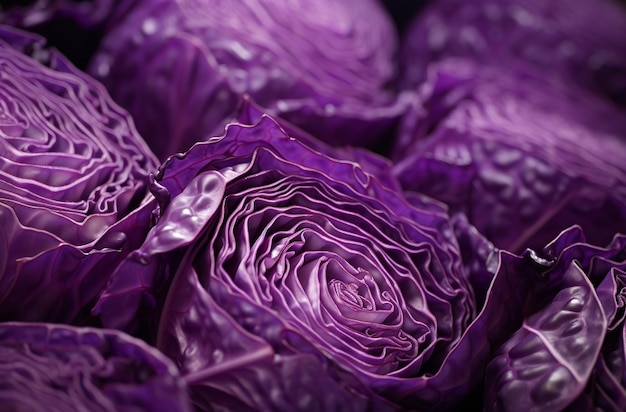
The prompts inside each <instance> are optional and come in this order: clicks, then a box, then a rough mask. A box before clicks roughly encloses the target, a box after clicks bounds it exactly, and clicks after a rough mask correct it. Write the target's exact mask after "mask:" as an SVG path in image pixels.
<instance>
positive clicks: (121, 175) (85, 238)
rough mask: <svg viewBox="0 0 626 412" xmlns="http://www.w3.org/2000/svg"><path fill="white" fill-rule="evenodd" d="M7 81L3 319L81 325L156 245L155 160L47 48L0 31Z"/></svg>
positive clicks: (1, 135)
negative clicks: (117, 276) (118, 269)
mask: <svg viewBox="0 0 626 412" xmlns="http://www.w3.org/2000/svg"><path fill="white" fill-rule="evenodd" d="M0 70H1V76H0V227H2V230H1V231H0V320H3V321H6V320H16V321H17V320H20V321H55V322H73V321H77V322H78V321H81V322H82V321H83V320H84V319H83V320H80V319H82V318H85V317H87V316H88V314H89V305H90V304H93V302H94V299H95V298H96V297H97V295H98V294H99V293H100V291H101V289H102V288H103V287H104V286H105V285H106V283H107V280H108V277H109V275H110V274H111V272H112V271H113V269H114V267H115V265H116V264H117V263H118V262H119V261H121V259H122V257H123V256H124V255H125V254H126V253H127V252H128V251H129V250H132V249H135V248H137V247H138V246H139V245H140V244H141V242H142V241H143V239H144V237H145V235H146V232H147V230H148V228H149V225H150V213H151V211H152V209H153V208H154V205H152V206H151V205H150V199H151V196H150V194H149V192H148V190H147V186H148V185H147V184H148V173H149V172H150V171H153V170H155V169H156V165H157V163H156V159H155V157H154V155H153V154H152V153H151V151H150V150H149V149H148V147H147V146H146V144H145V142H144V141H143V140H142V139H141V137H140V136H139V135H138V134H137V132H136V131H135V128H134V126H133V124H132V122H131V120H130V118H129V116H128V114H127V113H126V112H125V111H124V110H122V109H121V108H120V107H118V106H117V105H115V104H114V103H113V102H112V101H111V99H110V97H109V96H108V95H107V94H106V92H105V90H104V89H103V87H102V86H101V85H100V84H97V83H96V82H95V81H93V80H92V79H90V78H89V77H88V76H86V75H84V74H82V73H81V72H79V71H78V70H77V69H75V68H74V67H73V66H72V65H71V64H70V63H69V62H68V61H67V60H66V59H65V58H64V57H63V56H61V55H60V54H59V53H57V52H55V51H54V50H49V49H46V48H45V47H44V46H43V41H42V39H41V38H40V37H38V36H35V35H31V34H26V33H23V32H19V31H16V30H15V29H10V28H0ZM79 318H80V319H79Z"/></svg>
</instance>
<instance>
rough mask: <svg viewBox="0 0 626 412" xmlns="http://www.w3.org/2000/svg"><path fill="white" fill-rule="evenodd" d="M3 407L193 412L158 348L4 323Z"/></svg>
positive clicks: (0, 344) (80, 331)
mask: <svg viewBox="0 0 626 412" xmlns="http://www.w3.org/2000/svg"><path fill="white" fill-rule="evenodd" d="M0 406H1V407H2V409H3V410H12V411H68V410H76V411H77V410H81V411H83V410H85V411H86V410H88V411H102V412H104V411H109V412H114V411H115V412H117V411H154V410H167V411H180V412H183V411H190V410H191V408H190V402H189V398H188V396H187V392H186V385H185V382H184V381H183V379H182V378H181V377H180V373H179V372H178V370H177V369H176V367H175V366H174V364H173V363H172V362H171V361H170V360H169V359H167V358H166V357H165V356H163V354H161V353H160V352H159V351H157V350H156V349H154V348H152V347H150V346H148V345H146V344H145V343H144V342H142V341H139V340H137V339H134V338H131V337H130V336H127V335H125V334H123V333H121V332H119V331H112V330H104V329H92V328H75V327H71V326H66V325H53V324H45V323H13V322H10V323H1V324H0Z"/></svg>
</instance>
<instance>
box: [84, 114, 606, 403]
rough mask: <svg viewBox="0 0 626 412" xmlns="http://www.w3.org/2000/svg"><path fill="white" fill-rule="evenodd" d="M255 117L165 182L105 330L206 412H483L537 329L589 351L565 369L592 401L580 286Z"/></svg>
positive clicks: (105, 303) (177, 163) (595, 315)
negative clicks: (151, 349) (180, 385)
mask: <svg viewBox="0 0 626 412" xmlns="http://www.w3.org/2000/svg"><path fill="white" fill-rule="evenodd" d="M244 110H247V111H244V113H243V115H242V116H241V118H242V119H246V121H247V122H248V123H247V124H244V123H240V124H231V125H229V126H228V128H227V130H226V134H225V135H223V136H220V137H215V138H211V139H209V140H208V141H206V142H202V143H198V144H196V145H195V146H193V147H192V148H191V149H190V150H189V151H188V152H187V153H185V154H181V155H179V156H174V157H172V158H170V159H169V160H168V161H167V162H165V163H164V164H163V165H162V166H161V168H160V169H159V172H158V173H157V175H156V176H155V178H154V183H153V185H152V191H153V193H154V194H155V196H156V197H157V198H158V199H159V201H160V205H161V213H160V217H159V219H158V221H157V223H156V225H155V226H154V227H153V228H152V229H151V231H150V233H149V235H148V237H147V239H146V242H145V243H144V244H143V245H142V246H141V247H140V248H139V249H138V250H137V251H136V252H133V253H131V254H130V255H129V257H128V258H127V259H126V260H125V261H124V262H123V263H122V265H120V267H119V268H118V269H117V271H116V273H115V274H114V276H113V277H112V280H111V283H110V284H109V286H108V288H107V290H106V291H105V293H104V294H103V295H102V297H101V300H100V301H99V303H98V305H97V307H96V314H97V315H99V316H100V317H101V320H102V322H103V324H104V325H105V326H107V327H115V328H120V329H125V330H128V331H129V332H131V333H134V334H139V335H142V334H143V335H144V336H146V339H148V340H149V341H155V342H156V346H157V347H158V348H159V349H160V350H162V351H163V352H164V353H165V354H167V355H168V356H170V357H171V358H172V359H173V360H174V361H175V363H176V364H177V365H178V367H179V368H180V369H181V371H182V373H183V375H184V376H185V379H186V380H187V382H188V383H189V385H190V391H191V396H192V399H193V402H194V404H195V406H196V408H198V409H199V410H213V409H212V408H215V409H218V410H221V409H223V410H254V409H266V410H311V409H319V410H329V409H341V410H372V409H373V410H387V409H390V408H391V409H411V410H412V409H418V410H431V409H432V410H441V409H442V408H454V407H458V406H459V405H460V404H461V403H462V402H480V400H477V399H475V397H474V395H475V394H476V393H480V392H482V390H483V388H484V382H486V381H483V374H484V371H485V370H486V368H487V365H488V364H490V362H491V363H493V362H495V361H492V359H493V357H494V356H495V355H496V354H497V353H498V352H497V350H498V348H503V346H502V345H504V344H506V343H507V342H513V343H510V344H514V343H516V342H517V341H519V340H523V339H527V337H526V336H525V335H524V336H521V335H522V334H523V331H524V325H525V322H530V324H532V325H535V324H537V330H538V331H539V332H538V333H540V334H541V336H542V337H543V336H545V337H546V339H555V338H556V337H560V338H562V339H564V340H565V341H566V342H569V341H570V340H572V339H573V340H574V341H576V342H578V341H583V342H584V343H585V345H587V346H586V347H588V350H589V351H588V352H586V353H588V356H584V357H582V356H578V354H577V353H571V351H570V352H567V351H565V352H564V353H563V354H562V356H561V357H560V358H559V359H560V360H561V361H562V362H563V363H564V364H563V365H562V366H563V367H564V368H570V367H576V368H580V373H579V374H577V375H576V376H574V377H572V376H567V377H566V380H567V382H566V383H567V384H568V385H571V386H573V387H575V388H576V389H577V390H578V389H580V390H582V386H584V384H585V382H586V378H587V377H588V376H589V375H590V373H591V369H592V367H593V364H594V362H595V356H596V355H597V354H598V352H599V348H600V346H601V343H602V340H603V337H604V330H605V328H606V320H605V317H604V315H603V312H602V309H601V307H600V303H599V301H598V298H597V297H596V295H595V292H594V288H593V285H592V284H591V283H590V282H589V280H588V279H587V277H586V276H585V274H584V273H582V272H581V271H576V270H573V269H572V270H569V266H568V267H566V268H565V270H563V268H561V267H560V266H555V265H554V262H553V259H549V257H547V258H545V259H542V258H540V257H538V256H536V254H534V253H533V252H531V251H529V252H527V253H525V254H524V255H523V256H515V255H512V254H510V253H508V252H503V251H498V250H497V249H495V248H494V247H493V245H491V244H490V243H489V242H488V241H486V240H485V239H484V238H482V237H481V236H480V234H479V233H478V232H477V231H476V229H475V228H473V227H472V226H471V225H470V224H469V223H468V222H467V220H466V219H465V218H464V216H463V215H456V216H454V217H453V218H449V216H448V214H447V212H446V209H445V208H444V207H443V206H442V205H441V204H440V203H438V202H436V201H434V200H432V199H429V198H426V197H424V196H421V195H419V194H417V193H414V194H409V195H408V196H407V197H404V196H403V195H402V194H401V191H400V190H399V188H398V187H397V184H395V185H394V184H391V185H387V184H384V183H382V182H384V181H389V182H392V181H393V179H392V177H391V176H389V175H388V176H386V177H385V178H382V176H384V175H385V174H389V173H390V170H389V168H388V167H387V168H386V167H385V166H384V163H382V164H381V163H379V162H378V161H377V160H376V157H372V158H371V159H372V161H371V163H370V164H369V166H368V167H366V168H362V167H360V166H359V164H358V163H357V162H355V161H354V160H340V159H338V158H335V157H334V154H336V153H337V152H335V149H330V148H328V147H326V146H324V145H323V144H321V143H318V144H317V146H316V148H315V149H313V148H311V147H310V146H308V145H306V144H305V143H303V142H304V139H302V138H300V137H301V136H298V138H294V136H293V135H292V134H290V133H287V132H286V131H285V129H284V128H282V127H281V126H280V124H278V123H276V122H275V121H274V120H273V119H271V118H270V117H268V116H267V115H262V114H261V113H258V112H256V111H255V110H254V108H252V107H250V106H247V107H245V108H244ZM309 143H312V142H309ZM370 156H372V155H370ZM360 157H361V159H364V158H365V157H366V152H361V153H360ZM366 164H367V163H366ZM374 165H377V166H376V167H374ZM564 239H565V240H560V242H566V241H567V239H568V237H567V235H564ZM553 268H554V269H553ZM577 299H582V300H584V301H585V302H586V303H585V304H584V305H583V307H581V308H579V311H578V312H576V319H579V318H580V317H582V318H585V319H588V320H587V321H586V322H587V325H586V326H585V327H583V328H580V329H575V330H574V329H572V328H569V323H567V322H569V321H571V319H570V317H568V316H565V315H564V316H563V318H564V320H563V321H559V320H558V319H560V314H561V313H563V312H564V311H567V310H569V309H568V308H569V306H567V304H568V302H569V301H571V300H575V302H574V303H576V302H578V300H577ZM553 317H554V318H558V319H557V321H556V323H559V322H561V323H559V324H558V325H556V326H555V325H554V322H553V323H552V324H548V323H547V321H546V319H548V318H549V319H552V318H553ZM146 325H147V326H146ZM551 327H554V328H553V329H550V328H551ZM146 329H148V330H146ZM154 330H156V335H154V334H152V335H150V334H149V332H150V331H154ZM520 331H521V332H520ZM146 333H147V335H145V334H146ZM568 339H569V340H568ZM509 340H510V341H509ZM559 348H561V347H560V346H559ZM505 349H506V347H504V349H500V350H505ZM551 349H552V348H551V347H545V348H544V347H540V348H539V349H538V350H545V351H550V350H551ZM531 361H532V359H531V360H528V362H531ZM524 362H525V360H524ZM516 366H517V365H516ZM491 367H492V368H495V366H491ZM312 379H315V383H313V382H312ZM550 382H551V381H550V380H549V379H548V381H540V382H533V383H534V385H535V387H538V388H539V389H538V390H541V389H542V388H545V387H546V385H549V383H550ZM542 385H543V386H542ZM579 392H580V391H579ZM490 393H491V392H490ZM495 393H496V395H497V394H498V393H499V392H498V390H497V389H496V390H495ZM572 399H573V398H572ZM572 399H570V401H571V400H572ZM540 401H542V402H543V401H544V399H543V398H542V399H540Z"/></svg>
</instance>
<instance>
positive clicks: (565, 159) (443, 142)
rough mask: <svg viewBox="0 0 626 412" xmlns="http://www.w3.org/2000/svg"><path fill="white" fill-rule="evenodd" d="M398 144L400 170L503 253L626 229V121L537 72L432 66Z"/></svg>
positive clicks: (406, 183) (593, 239) (413, 186)
mask: <svg viewBox="0 0 626 412" xmlns="http://www.w3.org/2000/svg"><path fill="white" fill-rule="evenodd" d="M418 90H419V96H420V99H419V103H418V104H416V105H415V106H414V107H413V108H412V109H411V110H410V111H409V112H408V113H407V115H406V117H405V119H404V120H403V125H402V127H401V130H400V132H399V135H398V139H397V140H396V141H395V148H394V154H393V159H394V160H395V165H394V173H395V174H396V176H397V177H398V178H399V180H400V181H401V183H402V186H403V187H404V188H405V190H409V191H419V192H422V193H424V194H426V195H429V196H432V197H434V198H436V199H438V200H440V201H443V202H445V203H446V204H447V205H448V206H449V207H450V209H451V210H452V212H464V213H465V214H467V216H468V217H469V220H470V222H471V223H472V224H473V225H474V226H476V228H477V229H478V230H479V231H480V232H481V233H482V234H483V235H485V236H486V237H487V238H488V239H489V240H491V241H492V242H494V243H495V244H496V246H498V247H500V248H502V249H506V250H510V251H514V252H521V251H523V250H524V249H525V248H527V247H531V248H535V249H541V248H542V247H543V245H545V244H547V243H548V242H550V241H551V240H552V239H553V238H555V237H556V236H557V235H558V234H559V233H560V232H561V231H562V230H565V229H567V228H568V227H570V226H572V225H580V226H581V227H582V228H583V230H584V232H585V235H586V236H587V239H588V240H589V242H590V243H593V244H598V245H606V244H608V243H609V242H610V241H611V239H612V238H613V235H614V234H615V233H618V232H621V233H626V166H625V163H624V155H625V154H626V116H624V114H623V112H622V111H621V110H619V109H618V108H616V107H615V106H614V105H613V104H612V103H610V102H608V101H606V100H604V99H603V98H600V97H597V96H595V95H593V94H592V93H589V92H588V91H587V90H585V89H581V88H579V87H576V85H574V84H572V83H569V82H565V81H563V82H558V81H555V80H554V79H550V78H548V77H545V76H544V75H543V72H539V71H537V70H536V69H535V68H534V67H532V66H528V65H522V64H517V65H515V66H511V67H509V69H508V70H507V71H502V68H501V67H500V66H486V65H480V64H476V63H475V62H473V61H469V60H465V59H449V60H445V61H442V62H440V63H438V64H434V65H432V66H431V68H430V69H429V77H428V80H427V81H426V82H425V83H424V84H423V85H422V87H420V88H419V89H418Z"/></svg>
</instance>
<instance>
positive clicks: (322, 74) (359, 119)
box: [89, 0, 404, 158]
mask: <svg viewBox="0 0 626 412" xmlns="http://www.w3.org/2000/svg"><path fill="white" fill-rule="evenodd" d="M396 43H397V34H396V33H395V30H394V27H393V24H392V22H391V19H390V18H389V16H387V14H386V11H385V10H384V9H383V8H382V6H381V5H380V4H379V3H378V2H377V1H375V0H358V1H342V2H337V1H328V0H327V1H317V2H310V1H285V0H282V1H252V2H241V1H216V0H176V1H169V0H157V1H130V2H128V1H127V2H122V3H120V5H119V8H118V11H117V12H116V14H114V15H113V17H112V18H111V20H110V24H109V25H108V26H107V29H106V35H105V37H104V39H103V41H102V44H101V47H100V50H99V51H98V53H97V54H96V56H95V57H94V59H93V61H92V62H91V64H90V69H89V71H90V73H91V74H92V75H93V76H95V77H96V78H97V79H99V80H101V81H102V82H103V83H104V84H105V85H106V86H107V88H108V89H109V90H110V92H111V94H112V96H113V97H114V98H115V99H116V101H117V102H118V103H120V104H121V105H122V106H124V107H126V108H127V109H128V110H129V111H130V113H131V114H132V115H133V117H134V119H135V121H136V123H137V127H138V129H139V131H140V132H141V134H142V135H143V136H144V137H145V139H146V140H147V142H148V143H149V144H150V146H151V147H152V148H153V150H154V151H155V153H156V154H157V155H158V156H159V157H161V158H165V157H167V156H169V155H172V154H174V153H177V152H179V151H183V150H186V149H187V148H189V147H190V146H191V145H192V144H193V143H194V142H196V141H199V140H202V139H204V138H205V137H208V136H209V135H212V134H213V133H214V132H216V131H218V130H221V129H222V128H223V125H224V121H225V120H226V119H230V118H231V117H232V116H233V114H234V113H235V110H236V107H237V106H238V104H239V99H240V98H241V96H243V95H245V94H247V95H249V96H251V97H252V99H253V100H254V101H256V102H257V103H259V104H260V105H262V106H263V107H264V108H265V110H266V111H268V113H272V114H274V115H279V116H281V117H283V118H285V119H286V120H288V121H290V122H292V123H294V124H295V125H297V126H299V127H300V128H302V129H304V130H306V131H308V132H309V133H311V134H313V135H315V136H317V137H319V138H321V139H322V140H325V141H327V142H328V143H331V144H333V145H339V144H347V143H350V144H355V145H360V146H366V145H371V144H373V143H374V142H375V141H376V140H377V139H378V138H380V137H381V135H382V134H383V133H384V132H385V131H386V130H387V129H388V128H389V127H390V126H391V125H392V124H393V123H394V121H395V120H396V119H397V117H398V116H399V114H400V113H401V111H402V110H403V107H404V103H402V102H401V101H398V100H397V99H396V96H395V93H394V91H393V88H392V84H391V83H392V82H393V81H394V80H395V75H396V67H395V64H394V59H393V58H394V57H395V53H396V46H397V45H396ZM218 133H219V132H218Z"/></svg>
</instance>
